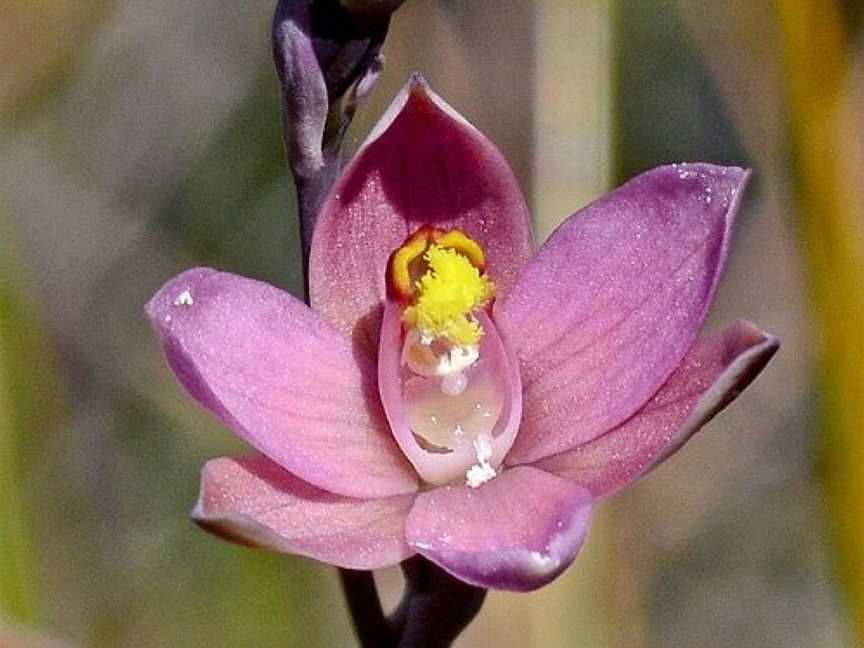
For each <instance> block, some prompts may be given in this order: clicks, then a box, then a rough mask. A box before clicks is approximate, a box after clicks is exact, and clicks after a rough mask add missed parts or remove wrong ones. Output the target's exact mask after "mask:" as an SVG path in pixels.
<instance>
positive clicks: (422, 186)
mask: <svg viewBox="0 0 864 648" xmlns="http://www.w3.org/2000/svg"><path fill="white" fill-rule="evenodd" d="M427 223H428V224H433V225H435V226H436V227H441V228H454V227H458V228H461V229H463V230H465V232H467V233H468V234H469V235H470V236H472V237H473V238H475V239H476V240H477V241H478V242H479V243H480V244H481V245H482V246H483V248H484V249H485V251H486V257H487V267H488V271H489V275H490V277H491V278H492V279H493V280H494V281H495V283H496V285H497V286H498V289H499V294H504V293H506V291H507V289H508V288H509V286H510V284H511V283H512V282H513V280H514V278H515V277H516V276H517V275H518V273H519V272H520V271H521V269H522V267H523V266H524V265H525V264H526V263H527V262H528V260H529V258H530V256H531V250H532V242H531V227H530V224H529V223H530V220H529V215H528V210H527V208H526V206H525V201H524V199H523V197H522V193H521V192H520V190H519V186H518V184H517V182H516V179H515V177H514V176H513V172H512V171H511V169H510V167H509V166H508V165H507V162H506V161H505V160H504V158H503V157H502V156H501V153H500V152H499V151H498V149H497V148H495V146H494V145H493V144H492V143H491V142H490V141H489V140H487V139H486V138H485V137H484V136H483V135H482V134H481V133H480V132H479V131H477V130H476V129H475V128H474V127H473V126H471V125H470V124H469V123H468V122H466V121H465V119H464V118H463V117H462V116H460V115H459V114H458V113H457V112H456V111H455V110H453V109H452V108H451V107H450V106H448V105H447V104H446V103H445V102H444V101H443V100H442V99H441V98H440V97H438V96H437V95H436V94H435V93H433V92H432V91H431V90H430V89H429V87H428V86H427V85H426V83H425V82H424V81H423V80H422V79H421V78H420V77H418V76H414V77H412V78H411V80H410V81H409V82H408V83H407V84H406V85H405V87H404V88H403V89H402V91H401V92H400V94H399V95H398V96H397V97H396V99H395V101H394V102H393V104H392V105H391V106H390V108H389V109H388V110H387V112H386V113H385V114H384V116H383V117H382V118H381V121H379V122H378V125H377V126H376V127H375V130H374V131H373V132H372V134H371V135H370V136H369V139H368V140H367V141H366V143H365V144H364V145H363V147H362V148H361V149H360V150H359V151H358V152H357V154H356V155H355V156H354V159H353V161H352V162H351V164H350V165H349V166H348V167H347V168H346V169H345V171H344V172H343V174H342V176H341V178H340V180H339V182H338V183H337V184H336V186H335V188H334V190H333V191H332V192H331V194H330V196H329V198H328V199H327V201H326V202H325V204H324V207H323V208H322V210H321V214H320V215H319V217H318V222H317V225H316V227H315V235H314V238H313V241H312V253H311V259H310V276H309V281H310V291H311V297H312V305H313V307H314V308H315V309H316V310H318V311H320V312H322V313H323V314H324V315H325V317H327V318H328V319H329V320H330V321H331V322H332V323H333V324H335V325H336V327H337V328H339V329H340V330H342V331H344V332H345V333H348V334H349V335H352V336H354V339H358V338H360V339H363V340H365V346H366V348H367V349H368V351H369V353H370V355H374V354H375V353H376V352H377V349H378V327H379V325H380V319H381V311H380V305H381V302H382V301H383V300H384V298H385V296H386V291H385V270H386V266H387V259H388V257H389V256H390V254H391V253H392V252H393V251H394V250H395V249H396V248H398V247H399V246H400V245H401V244H402V243H403V242H404V240H405V238H406V237H407V236H408V235H409V234H411V233H413V232H414V231H415V230H416V229H417V228H419V227H420V226H421V225H424V224H427ZM355 326H359V327H360V331H356V332H355Z"/></svg>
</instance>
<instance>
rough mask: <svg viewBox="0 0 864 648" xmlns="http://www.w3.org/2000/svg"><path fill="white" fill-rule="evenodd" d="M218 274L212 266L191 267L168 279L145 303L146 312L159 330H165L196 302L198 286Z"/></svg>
mask: <svg viewBox="0 0 864 648" xmlns="http://www.w3.org/2000/svg"><path fill="white" fill-rule="evenodd" d="M215 274H218V273H217V271H216V270H213V269H212V268H190V269H189V270H185V271H183V272H181V273H180V274H179V275H177V276H176V277H173V278H172V279H169V280H168V281H166V282H165V283H164V284H163V285H162V287H161V288H160V289H159V290H157V291H156V294H154V295H153V297H151V298H150V301H148V302H147V303H146V304H145V305H144V313H145V314H146V315H147V318H148V319H149V320H150V323H151V325H152V326H153V328H154V329H156V331H157V332H160V333H161V332H162V331H164V330H165V329H166V328H167V327H168V325H170V324H171V322H172V321H173V319H174V313H175V312H182V311H183V310H186V309H188V308H189V307H191V306H193V305H194V304H195V295H196V292H197V291H196V287H197V286H199V285H200V284H201V282H202V281H203V280H205V279H206V278H208V277H210V276H213V275H215Z"/></svg>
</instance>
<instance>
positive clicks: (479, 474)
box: [465, 434, 498, 488]
mask: <svg viewBox="0 0 864 648" xmlns="http://www.w3.org/2000/svg"><path fill="white" fill-rule="evenodd" d="M474 451H475V452H476V453H477V463H476V464H474V465H473V466H471V467H470V468H469V469H468V471H467V472H466V473H465V483H466V484H467V485H468V486H470V487H471V488H478V487H480V486H482V485H483V484H485V483H486V482H488V481H489V480H490V479H492V478H493V477H495V475H497V474H498V473H496V472H495V469H494V468H493V467H492V466H491V465H490V464H489V459H491V458H492V437H491V436H489V434H480V435H479V436H478V437H477V438H476V439H474Z"/></svg>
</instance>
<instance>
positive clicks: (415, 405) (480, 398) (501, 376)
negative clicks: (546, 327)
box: [379, 228, 521, 486]
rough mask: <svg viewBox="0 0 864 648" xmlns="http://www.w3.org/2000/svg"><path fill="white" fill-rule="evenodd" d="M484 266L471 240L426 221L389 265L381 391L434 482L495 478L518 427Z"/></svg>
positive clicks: (398, 430)
mask: <svg viewBox="0 0 864 648" xmlns="http://www.w3.org/2000/svg"><path fill="white" fill-rule="evenodd" d="M484 270H485V262H484V256H483V251H482V249H481V248H480V246H479V245H478V244H477V243H476V242H475V241H473V240H472V239H470V238H469V237H467V235H465V234H464V233H463V232H461V231H459V230H450V231H443V230H433V229H432V228H423V229H421V230H419V231H418V232H417V233H415V234H414V235H413V236H411V237H409V238H408V239H407V241H406V243H405V244H404V245H403V246H402V247H400V248H399V249H398V250H396V252H394V253H393V255H392V256H391V258H390V264H389V266H388V282H389V286H390V293H391V297H395V299H391V300H388V302H387V305H386V307H385V318H384V324H383V326H382V340H381V348H380V354H379V389H380V391H381V399H382V403H383V404H384V409H385V412H386V413H387V417H388V420H389V421H390V424H391V427H392V429H393V433H394V436H395V438H396V441H397V442H398V443H399V446H400V447H401V448H402V450H403V452H404V453H405V455H406V456H407V457H408V459H409V460H410V461H411V462H412V463H413V464H414V466H415V468H416V469H417V471H418V473H419V474H420V476H421V477H422V478H423V479H424V480H425V481H427V482H429V483H431V484H435V485H439V484H445V483H451V482H456V481H464V482H466V483H468V484H469V485H471V486H479V485H480V484H482V483H484V482H486V481H488V480H489V479H491V478H493V477H494V476H495V475H496V469H497V468H498V466H500V464H501V462H502V461H503V459H504V455H505V454H506V452H507V450H509V448H510V446H511V445H512V443H513V440H514V438H515V433H516V429H517V428H518V418H519V414H520V412H521V397H520V395H519V386H518V383H519V380H518V372H514V369H513V367H512V366H511V363H510V361H509V359H508V357H507V353H506V349H505V348H504V345H503V342H502V340H501V338H500V337H499V336H498V333H497V329H496V328H495V325H494V323H493V322H492V319H491V318H490V316H489V314H488V312H487V309H488V307H489V305H490V303H491V301H492V299H493V294H494V292H493V291H494V284H492V282H491V281H490V280H489V279H488V278H487V277H486V275H485V272H484ZM514 376H515V378H514ZM514 388H515V393H516V394H517V396H516V397H515V399H514V395H513V394H514ZM514 421H515V423H514Z"/></svg>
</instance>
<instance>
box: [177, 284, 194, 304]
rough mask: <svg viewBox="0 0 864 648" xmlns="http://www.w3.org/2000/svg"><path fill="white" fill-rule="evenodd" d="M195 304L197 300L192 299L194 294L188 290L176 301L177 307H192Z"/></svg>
mask: <svg viewBox="0 0 864 648" xmlns="http://www.w3.org/2000/svg"><path fill="white" fill-rule="evenodd" d="M194 303H195V300H194V299H192V293H191V292H190V291H189V289H188V288H187V289H186V290H184V291H183V292H181V293H180V294H179V295H177V299H175V300H174V305H175V306H191V305H192V304H194Z"/></svg>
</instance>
